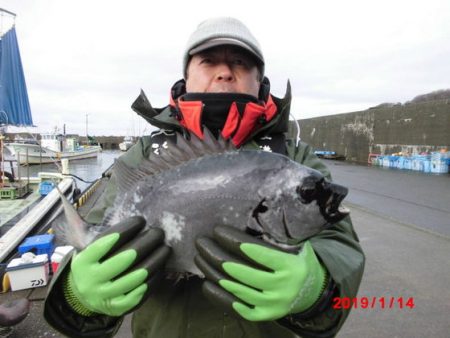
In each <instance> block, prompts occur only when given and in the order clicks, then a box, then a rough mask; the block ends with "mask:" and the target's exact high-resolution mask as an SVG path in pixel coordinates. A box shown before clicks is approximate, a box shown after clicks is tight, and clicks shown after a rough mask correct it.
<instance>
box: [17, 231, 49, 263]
mask: <svg viewBox="0 0 450 338" xmlns="http://www.w3.org/2000/svg"><path fill="white" fill-rule="evenodd" d="M54 238H55V235H37V236H31V237H27V238H25V240H24V241H23V242H22V244H20V245H19V249H18V250H19V253H20V254H24V253H25V252H30V251H32V252H34V253H35V254H36V255H43V254H47V255H48V259H49V261H50V257H51V255H52V253H53V251H54V250H55V245H54V243H53V240H54Z"/></svg>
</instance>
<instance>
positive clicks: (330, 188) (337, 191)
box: [317, 181, 349, 224]
mask: <svg viewBox="0 0 450 338" xmlns="http://www.w3.org/2000/svg"><path fill="white" fill-rule="evenodd" d="M322 186H323V190H322V192H321V195H322V196H321V198H320V199H318V201H317V203H318V204H319V207H320V213H321V214H322V216H323V217H324V218H325V220H326V221H327V222H329V223H330V224H334V223H337V222H339V221H341V220H342V219H343V218H344V217H346V216H347V215H348V214H349V211H348V209H346V208H345V207H343V206H341V202H342V201H343V200H344V198H345V197H346V196H347V194H348V189H347V188H346V187H344V186H342V185H339V184H335V183H332V182H327V181H323V182H322Z"/></svg>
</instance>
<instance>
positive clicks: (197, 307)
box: [44, 87, 365, 338]
mask: <svg viewBox="0 0 450 338" xmlns="http://www.w3.org/2000/svg"><path fill="white" fill-rule="evenodd" d="M288 90H289V87H288ZM139 99H144V100H146V98H145V96H144V97H143V98H142V94H141V96H140V97H139V98H138V100H139ZM138 100H137V101H138ZM137 101H136V102H137ZM136 102H135V103H136ZM276 103H277V105H278V107H279V113H278V115H277V116H276V118H274V119H273V120H272V121H270V122H269V123H268V124H267V125H266V126H264V127H263V128H262V129H260V130H259V132H258V133H257V135H252V137H251V138H250V139H249V140H248V142H246V144H245V145H244V146H243V147H244V148H250V149H252V148H254V149H256V148H259V146H260V145H259V144H258V137H260V136H261V135H273V134H277V133H280V132H283V131H286V124H287V118H286V116H287V115H288V113H289V104H290V95H289V91H288V95H286V97H285V98H284V99H282V100H279V99H277V100H276ZM134 107H135V110H137V111H138V113H139V114H141V115H143V116H144V118H146V119H147V120H148V121H149V122H151V123H152V124H154V125H156V126H158V127H162V128H164V129H167V128H170V129H172V130H173V129H175V130H177V129H179V125H178V123H177V122H176V121H175V120H174V119H173V118H172V117H171V116H170V109H168V108H166V109H163V110H160V111H157V110H154V109H153V108H151V106H150V108H148V106H147V108H148V110H147V111H146V112H145V109H142V107H140V108H136V106H135V105H134ZM143 111H144V113H143ZM152 145H153V147H154V141H153V139H152V138H151V137H150V136H147V137H142V138H141V139H140V141H139V142H138V143H137V144H136V145H135V146H134V147H132V148H131V149H130V150H129V151H128V152H127V153H125V154H124V155H123V156H121V157H120V160H121V161H125V162H126V163H127V165H129V166H138V165H139V163H140V162H141V161H142V159H143V158H145V157H148V156H154V155H153V149H154V148H153V147H152ZM286 150H287V155H288V156H289V157H290V158H291V159H293V160H295V161H297V162H299V163H301V164H303V165H306V166H308V167H311V168H314V169H316V170H319V171H321V172H322V173H323V174H324V175H325V176H326V177H328V178H329V179H331V177H330V172H329V170H328V169H327V168H326V166H325V165H324V164H323V163H322V162H321V161H320V160H319V159H318V158H317V157H316V156H315V155H314V153H313V151H312V149H311V148H310V147H309V146H308V145H306V144H305V143H302V142H300V143H299V144H296V142H295V141H293V140H287V141H286ZM114 180H115V178H114V176H113V177H112V178H111V180H110V182H109V185H108V187H107V189H106V191H105V193H104V195H103V198H102V199H101V200H100V201H99V202H98V203H97V204H96V206H95V207H94V208H93V209H92V210H91V212H90V213H89V215H88V219H87V220H88V221H89V222H91V223H98V222H100V221H101V219H102V217H103V214H104V212H105V210H106V209H107V208H108V207H110V206H111V205H112V203H113V201H114V198H115V191H116V189H115V187H116V186H115V183H114ZM310 242H311V244H312V246H313V248H314V250H315V252H316V254H317V255H318V257H319V258H320V260H321V261H322V263H323V264H324V266H325V267H326V268H327V270H328V271H329V274H330V276H331V279H332V281H331V282H330V285H333V286H334V288H331V289H330V290H329V294H328V295H327V297H328V298H327V299H326V300H324V301H323V302H319V304H318V305H317V306H316V307H315V308H314V309H310V310H308V311H307V313H304V314H299V315H292V316H288V317H286V318H283V319H280V320H278V321H272V322H249V321H246V320H244V319H242V318H237V317H235V316H232V315H228V314H227V313H224V312H223V311H222V310H221V309H220V308H217V307H215V306H213V305H212V304H210V303H209V301H208V300H207V299H206V298H205V297H204V296H203V294H202V292H201V284H202V280H201V279H200V278H198V277H193V278H189V279H187V280H182V281H179V282H176V283H175V282H174V281H172V280H166V281H165V283H164V284H163V285H162V286H161V289H158V292H157V293H155V294H153V295H152V296H151V297H149V299H148V300H147V301H146V302H145V303H143V305H142V306H141V307H140V308H139V309H138V310H136V311H135V312H134V314H133V319H132V330H133V336H134V337H168V338H171V337H174V338H175V337H177V338H178V337H180V338H181V337H182V338H191V337H192V338H207V337H208V338H211V337H214V338H215V337H217V338H219V337H220V338H228V337H230V338H235V337H252V338H263V337H274V338H284V337H286V338H288V337H332V336H334V335H335V334H336V333H337V332H338V330H339V329H340V327H341V326H342V324H343V323H344V321H345V319H346V318H347V316H348V313H349V310H343V309H339V310H337V309H333V308H332V301H331V299H332V297H350V298H353V297H355V296H356V293H357V291H358V287H359V284H360V282H361V278H362V274H363V269H364V261H365V258H364V254H363V252H362V249H361V246H360V245H359V241H358V237H357V235H356V233H355V232H354V230H353V226H352V223H351V220H350V217H347V218H346V219H344V220H343V221H341V222H339V223H338V224H335V225H333V226H332V227H331V228H329V229H327V230H324V231H322V232H321V233H319V234H318V235H316V236H314V237H313V238H311V239H310ZM67 263H68V262H65V263H63V264H62V269H60V273H59V274H58V276H56V278H55V279H54V280H53V284H52V287H51V289H50V291H49V295H48V297H47V299H46V304H45V310H44V315H45V318H46V319H47V321H48V322H49V323H50V324H51V325H52V326H54V327H55V328H56V329H57V330H59V331H61V332H63V333H64V334H66V335H69V336H74V337H94V336H102V337H110V336H112V335H113V334H114V333H115V332H116V331H117V329H118V328H119V326H120V324H121V321H122V318H114V317H107V316H96V317H90V318H84V317H81V316H78V315H76V314H75V313H74V312H73V311H71V309H70V308H69V307H68V305H67V304H66V303H65V301H64V297H63V295H62V282H61V280H62V278H60V276H61V275H64V274H66V273H67V271H68V266H69V265H68V264H67ZM330 285H329V286H330Z"/></svg>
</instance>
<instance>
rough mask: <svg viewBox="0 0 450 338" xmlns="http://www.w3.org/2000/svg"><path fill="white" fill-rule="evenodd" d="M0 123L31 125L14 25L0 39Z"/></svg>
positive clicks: (31, 120)
mask: <svg viewBox="0 0 450 338" xmlns="http://www.w3.org/2000/svg"><path fill="white" fill-rule="evenodd" d="M5 113H6V116H5ZM0 124H6V125H14V126H32V125H33V119H32V117H31V109H30V102H29V101H28V92H27V85H26V83H25V77H24V75H23V67H22V61H21V59H20V52H19V45H18V43H17V36H16V29H15V27H12V28H11V29H10V30H9V31H8V32H6V33H5V34H4V35H3V36H2V37H1V41H0Z"/></svg>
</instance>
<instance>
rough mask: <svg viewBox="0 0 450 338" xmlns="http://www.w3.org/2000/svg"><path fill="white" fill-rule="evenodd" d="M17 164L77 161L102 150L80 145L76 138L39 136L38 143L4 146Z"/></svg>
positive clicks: (54, 133)
mask: <svg viewBox="0 0 450 338" xmlns="http://www.w3.org/2000/svg"><path fill="white" fill-rule="evenodd" d="M6 147H7V148H8V149H9V151H10V152H11V153H12V154H13V155H14V156H15V157H16V159H17V161H18V163H19V164H39V163H53V162H55V161H61V159H63V158H66V159H68V160H79V159H84V158H90V157H97V156H98V154H99V153H100V152H101V150H102V148H101V147H100V146H99V145H80V144H79V142H78V140H77V138H76V137H66V136H65V135H63V134H58V133H56V132H53V133H45V134H41V140H40V144H39V143H34V144H33V143H22V142H20V143H19V142H13V143H8V144H6Z"/></svg>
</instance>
